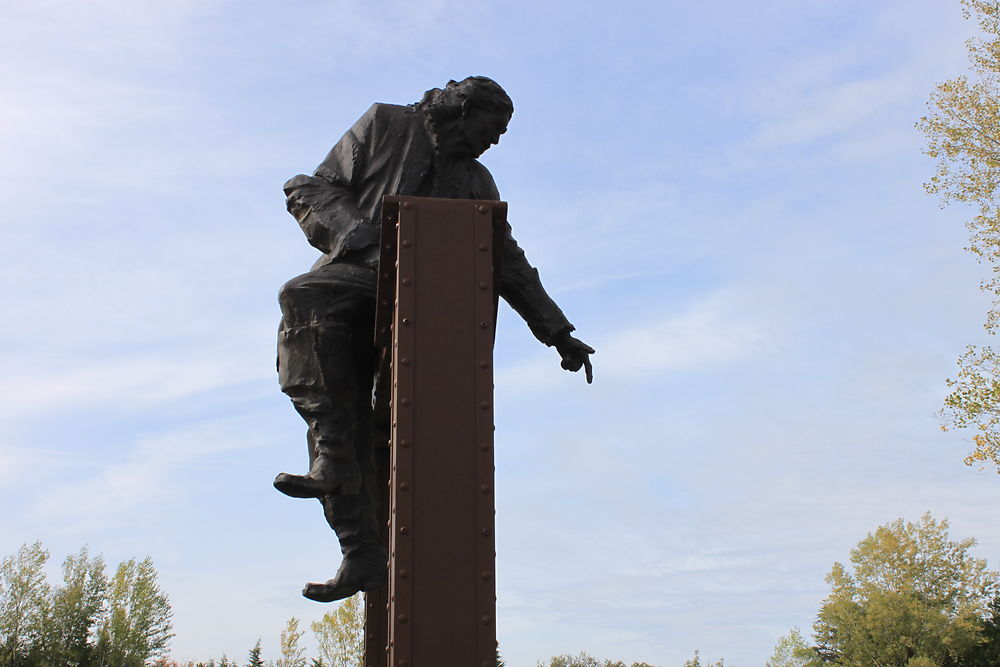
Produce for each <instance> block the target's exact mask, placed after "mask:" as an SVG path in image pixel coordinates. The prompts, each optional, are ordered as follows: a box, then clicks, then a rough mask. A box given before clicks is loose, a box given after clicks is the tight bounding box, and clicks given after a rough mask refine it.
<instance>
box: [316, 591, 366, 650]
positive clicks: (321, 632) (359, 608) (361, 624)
mask: <svg viewBox="0 0 1000 667" xmlns="http://www.w3.org/2000/svg"><path fill="white" fill-rule="evenodd" d="M312 631H313V632H314V633H315V634H316V642H317V644H318V645H319V655H320V658H322V659H323V661H324V662H325V663H326V665H327V667H364V660H365V609H364V605H363V604H362V603H361V594H360V593H359V594H357V595H353V596H351V597H349V598H347V599H346V600H344V601H343V602H341V603H340V604H339V605H338V606H337V608H336V609H334V610H333V611H328V612H327V613H325V614H323V618H322V619H320V620H318V621H316V622H314V623H313V624H312Z"/></svg>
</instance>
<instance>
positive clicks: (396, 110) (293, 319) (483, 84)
mask: <svg viewBox="0 0 1000 667" xmlns="http://www.w3.org/2000/svg"><path fill="white" fill-rule="evenodd" d="M513 110H514V107H513V104H512V103H511V101H510V98H509V97H508V96H507V94H506V93H505V92H504V90H503V89H502V88H501V87H500V86H499V85H497V84H496V83H495V82H494V81H492V80H490V79H488V78H486V77H469V78H467V79H465V80H463V81H460V82H455V81H449V82H448V84H447V85H446V86H445V88H444V89H439V88H435V89H432V90H429V91H427V92H426V93H425V94H424V96H423V99H421V101H420V102H418V103H416V104H411V105H408V106H398V105H393V104H374V105H372V107H371V108H370V109H369V110H368V111H367V112H366V113H365V114H364V115H363V116H362V117H361V118H360V119H359V120H358V121H357V122H356V123H355V124H354V126H353V127H352V128H351V129H350V130H348V132H347V134H345V135H344V136H343V138H341V139H340V141H339V142H337V145H336V146H334V147H333V149H332V150H331V151H330V153H329V154H328V155H327V156H326V159H325V160H323V162H322V164H320V165H319V167H318V168H317V169H316V171H315V173H314V175H313V176H305V175H302V174H300V175H298V176H296V177H294V178H292V179H291V180H289V181H288V182H287V183H285V186H284V191H285V195H286V196H287V205H288V210H289V212H290V213H291V214H292V215H293V216H295V219H296V220H297V221H298V223H299V225H300V226H301V227H302V231H303V232H305V235H306V238H308V240H309V243H311V244H312V245H313V246H315V247H316V248H317V249H319V250H320V251H321V252H322V253H323V256H322V257H321V258H320V259H319V260H318V261H317V262H316V263H315V264H314V265H313V267H312V269H311V270H310V271H309V272H308V273H305V274H303V275H301V276H298V277H297V278H293V279H292V280H290V281H289V282H288V283H286V284H285V285H284V286H283V287H282V288H281V292H280V294H279V302H280V304H281V314H282V319H281V326H280V330H279V333H278V376H279V381H280V383H281V389H282V391H283V392H284V393H285V394H287V395H288V396H289V398H291V400H292V404H293V405H294V406H295V409H296V410H297V411H298V413H299V414H300V415H301V416H302V418H303V419H304V420H305V422H306V424H307V425H308V436H307V437H308V445H309V460H310V465H309V472H308V473H306V474H304V475H293V474H288V473H281V474H279V475H278V476H277V477H276V478H275V480H274V486H275V488H277V489H278V490H279V491H281V492H282V493H284V494H286V495H289V496H292V497H295V498H318V499H320V501H321V503H322V504H323V509H324V514H325V516H326V520H327V522H328V523H329V525H330V527H331V528H332V529H333V530H334V531H335V532H336V533H337V537H338V539H339V540H340V546H341V551H342V553H343V560H342V562H341V565H340V569H339V570H338V571H337V574H336V576H335V577H334V578H333V579H331V580H329V581H327V582H326V583H322V584H315V583H311V584H307V585H306V587H305V589H304V590H303V592H302V593H303V595H305V596H306V597H307V598H310V599H313V600H317V601H320V602H329V601H332V600H339V599H342V598H346V597H350V596H351V595H354V594H355V593H357V592H358V591H367V590H371V589H373V588H376V587H378V586H381V585H382V584H384V583H385V581H386V561H387V555H386V551H385V547H384V545H383V544H382V540H381V538H380V534H381V531H380V530H379V525H378V520H377V518H376V517H377V513H376V500H375V499H376V493H375V491H376V489H375V488H374V485H375V466H374V457H373V451H374V450H373V441H374V438H373V425H372V394H373V383H374V376H375V371H376V359H375V348H374V343H373V338H374V326H375V292H376V277H377V271H378V262H379V248H378V244H379V238H378V236H379V228H380V207H381V202H382V196H383V195H414V196H426V197H448V198H458V199H488V200H499V199H500V195H499V193H498V192H497V188H496V185H495V184H494V183H493V178H492V176H490V173H489V171H487V170H486V168H485V167H484V166H483V165H482V164H480V163H479V162H478V161H477V160H476V158H478V157H479V156H480V155H482V154H483V152H485V151H486V150H487V149H488V148H489V147H490V146H492V145H494V144H496V143H497V142H499V140H500V136H501V135H502V134H503V133H504V132H505V131H506V129H507V123H508V122H509V121H510V117H511V114H512V113H513ZM499 293H500V296H502V297H503V298H504V300H505V301H507V303H508V304H510V305H511V307H513V308H514V310H515V311H517V313H518V314H519V315H520V316H521V317H522V318H524V320H525V322H526V323H527V324H528V327H529V328H530V329H531V332H532V333H533V334H534V335H535V337H536V338H538V340H540V341H541V342H543V343H545V344H546V345H548V346H552V347H555V348H556V350H557V351H558V352H559V355H560V357H561V360H562V361H561V365H562V367H563V368H565V369H567V370H570V371H578V370H580V368H581V367H582V368H585V372H586V377H587V382H588V383H589V382H591V381H592V380H593V371H592V367H591V363H590V355H591V354H593V352H594V349H593V348H591V347H590V346H589V345H587V344H585V343H583V342H582V341H580V340H578V339H577V338H574V337H573V336H572V335H571V332H572V331H573V330H574V327H573V325H572V324H570V323H569V321H568V320H567V319H566V317H565V315H563V313H562V311H561V310H560V309H559V307H558V306H557V305H556V304H555V302H553V301H552V299H551V298H550V297H549V296H548V294H546V292H545V289H544V288H543V287H542V283H541V281H540V280H539V278H538V272H537V271H536V270H535V269H534V268H533V267H532V266H531V264H529V263H528V261H527V260H526V259H525V256H524V252H523V251H522V250H521V248H520V247H519V246H518V244H517V242H516V241H515V240H514V238H513V236H511V234H510V228H509V227H508V228H507V234H506V238H505V241H504V248H503V262H502V269H501V275H500V285H499Z"/></svg>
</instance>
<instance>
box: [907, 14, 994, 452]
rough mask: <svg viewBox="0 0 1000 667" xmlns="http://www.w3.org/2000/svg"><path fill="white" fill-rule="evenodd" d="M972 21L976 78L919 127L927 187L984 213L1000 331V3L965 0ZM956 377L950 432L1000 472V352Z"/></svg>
mask: <svg viewBox="0 0 1000 667" xmlns="http://www.w3.org/2000/svg"><path fill="white" fill-rule="evenodd" d="M962 5H963V12H964V14H965V16H966V18H971V19H974V20H975V21H976V22H977V23H978V25H979V28H980V31H981V36H979V37H976V38H973V39H970V40H969V41H968V42H966V46H967V48H968V52H969V60H970V65H971V70H972V74H973V77H972V78H971V79H970V78H969V77H966V76H959V77H957V78H955V79H951V80H949V81H945V82H944V83H942V84H940V85H939V86H938V87H937V89H935V90H934V92H933V93H932V94H931V99H930V102H929V103H928V106H929V107H930V109H931V113H930V114H929V115H928V116H925V117H924V118H922V119H921V120H920V122H919V123H917V127H918V128H919V129H920V130H921V131H922V132H923V133H924V134H925V135H926V137H927V147H926V149H925V152H926V153H927V155H929V156H930V157H932V158H935V159H936V160H937V171H936V173H935V174H934V176H933V177H931V179H930V181H928V182H927V183H925V184H924V187H925V188H926V190H927V191H928V192H929V193H931V194H934V195H938V196H939V197H940V198H941V202H942V204H948V203H951V202H962V203H966V204H971V205H973V206H974V207H976V209H977V211H978V212H977V215H975V216H974V217H973V218H972V219H971V220H970V221H969V222H968V223H967V226H968V228H969V232H970V237H971V238H970V243H969V247H968V250H969V251H970V252H972V253H973V254H974V255H975V256H976V257H977V258H978V259H979V260H980V261H982V262H985V263H987V264H989V265H990V268H991V270H992V277H991V278H990V279H989V280H986V281H984V282H983V284H982V288H983V289H984V290H985V291H987V292H990V293H992V294H993V296H994V304H993V306H992V308H991V309H990V311H989V312H988V313H987V316H986V330H987V331H988V332H989V333H991V334H995V333H996V332H997V327H998V326H1000V4H998V3H997V2H996V0H962ZM958 367H959V372H958V375H957V377H956V378H955V379H953V380H949V381H948V384H949V386H950V388H951V393H950V394H949V395H948V397H947V399H946V400H945V407H944V410H943V413H942V416H943V417H944V421H945V428H947V427H954V428H972V429H974V430H975V431H976V433H975V435H974V436H973V443H974V444H975V449H974V450H973V452H972V453H971V454H969V456H968V457H966V460H965V461H966V463H967V464H969V465H993V466H995V467H996V468H997V470H998V472H1000V372H998V371H1000V355H998V354H997V352H995V351H994V350H993V349H992V348H991V347H990V346H982V347H978V346H972V347H969V348H968V349H967V350H966V353H965V354H964V355H963V356H962V357H960V358H959V360H958Z"/></svg>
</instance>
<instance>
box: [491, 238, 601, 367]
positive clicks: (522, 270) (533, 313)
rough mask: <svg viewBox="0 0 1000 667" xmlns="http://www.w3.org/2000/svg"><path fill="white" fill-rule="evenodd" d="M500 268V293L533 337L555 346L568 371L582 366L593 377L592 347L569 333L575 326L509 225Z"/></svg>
mask: <svg viewBox="0 0 1000 667" xmlns="http://www.w3.org/2000/svg"><path fill="white" fill-rule="evenodd" d="M502 262H503V263H502V264H501V268H500V296H502V297H503V299H504V301H506V302H507V303H508V304H510V307H511V308H513V309H514V310H515V311H516V312H517V314H518V315H520V316H521V318H522V319H524V321H525V322H526V323H527V325H528V328H529V329H531V333H532V334H534V336H535V338H537V339H538V340H540V341H541V342H543V343H545V344H546V345H548V346H550V347H555V348H556V350H557V351H558V352H559V356H560V357H561V358H562V362H561V365H562V367H563V368H565V369H566V370H568V371H578V370H580V368H581V367H583V368H584V369H585V370H586V375H587V382H588V383H589V382H592V381H593V378H594V374H593V367H592V366H591V363H590V355H591V354H593V353H594V348H592V347H590V346H589V345H587V344H586V343H584V342H583V341H581V340H579V339H578V338H575V337H574V336H572V335H570V334H571V333H572V332H573V330H574V329H575V327H574V326H573V325H572V324H570V322H569V320H567V319H566V316H565V315H564V314H563V312H562V310H561V309H560V308H559V306H558V305H556V302H555V301H553V300H552V297H550V296H549V295H548V292H546V291H545V288H544V287H543V286H542V281H541V278H539V276H538V269H536V268H535V267H533V266H532V265H531V264H530V263H529V262H528V259H527V257H525V256H524V251H523V250H522V249H521V246H519V245H518V244H517V241H516V240H514V236H513V235H512V234H511V231H510V225H508V226H507V233H506V235H505V238H504V248H503V260H502Z"/></svg>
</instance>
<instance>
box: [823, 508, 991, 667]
mask: <svg viewBox="0 0 1000 667" xmlns="http://www.w3.org/2000/svg"><path fill="white" fill-rule="evenodd" d="M975 544H976V541H975V540H974V539H971V538H970V539H966V540H961V541H957V542H955V541H951V540H950V539H949V537H948V521H947V520H943V521H935V520H934V519H933V518H932V517H931V515H930V514H929V513H928V514H924V515H923V517H921V519H920V521H919V522H917V523H910V522H905V523H904V522H903V520H902V519H897V520H896V521H893V522H892V523H889V524H886V525H884V526H881V527H879V528H878V529H876V530H875V532H874V533H869V534H868V536H867V537H865V539H863V540H861V542H859V543H858V545H857V546H856V547H855V548H854V549H853V550H852V551H851V556H850V560H851V565H852V566H853V570H854V571H853V573H851V572H849V571H848V569H847V568H846V567H844V566H843V565H842V564H840V563H834V565H833V569H832V570H831V571H830V574H828V575H827V578H826V581H827V583H829V584H830V585H831V587H832V591H831V593H830V595H829V596H828V597H827V598H826V600H825V601H824V602H823V606H822V608H821V609H820V612H819V616H818V620H817V621H816V624H815V625H814V626H813V629H814V631H815V636H816V642H817V645H816V647H815V649H814V650H815V655H816V658H815V659H814V661H813V663H812V664H836V665H846V666H853V667H862V666H864V667H870V666H871V665H887V666H888V665H899V666H901V667H902V666H904V665H910V666H911V667H912V666H913V664H914V663H913V662H912V660H913V659H915V658H922V659H925V661H926V660H930V661H931V664H935V665H954V664H964V663H963V662H961V661H962V659H963V658H964V656H965V655H967V654H969V653H970V652H971V651H972V650H973V649H974V648H975V647H976V645H977V644H978V643H980V642H981V641H982V629H983V627H984V621H985V619H987V618H989V617H990V607H989V604H990V601H991V600H992V598H993V596H994V594H995V592H996V590H997V573H996V572H993V571H991V570H988V569H987V568H986V561H985V560H982V559H978V558H974V557H973V556H972V554H971V549H972V547H973V546H974V545H975Z"/></svg>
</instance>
